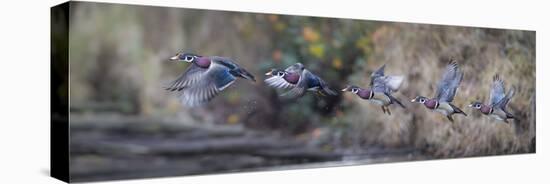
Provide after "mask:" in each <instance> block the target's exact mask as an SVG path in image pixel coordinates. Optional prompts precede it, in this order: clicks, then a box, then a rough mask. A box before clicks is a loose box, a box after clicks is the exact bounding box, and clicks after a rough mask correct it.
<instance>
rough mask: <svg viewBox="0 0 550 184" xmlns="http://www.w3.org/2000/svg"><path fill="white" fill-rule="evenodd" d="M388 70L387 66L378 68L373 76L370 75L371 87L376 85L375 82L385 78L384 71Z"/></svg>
mask: <svg viewBox="0 0 550 184" xmlns="http://www.w3.org/2000/svg"><path fill="white" fill-rule="evenodd" d="M385 68H386V64H384V65H382V66H381V67H380V68H378V69H377V70H376V71H374V72H372V74H371V75H370V85H371V86H373V85H374V82H375V81H376V80H377V79H379V78H381V77H384V69H385Z"/></svg>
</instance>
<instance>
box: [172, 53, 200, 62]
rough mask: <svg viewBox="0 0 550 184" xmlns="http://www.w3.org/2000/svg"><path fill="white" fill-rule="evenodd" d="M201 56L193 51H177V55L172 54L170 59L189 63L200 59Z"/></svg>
mask: <svg viewBox="0 0 550 184" xmlns="http://www.w3.org/2000/svg"><path fill="white" fill-rule="evenodd" d="M199 57H200V56H199V55H196V54H192V53H183V52H181V53H177V54H176V55H175V56H172V57H171V58H170V61H184V62H188V63H192V62H195V61H197V60H198V58H199Z"/></svg>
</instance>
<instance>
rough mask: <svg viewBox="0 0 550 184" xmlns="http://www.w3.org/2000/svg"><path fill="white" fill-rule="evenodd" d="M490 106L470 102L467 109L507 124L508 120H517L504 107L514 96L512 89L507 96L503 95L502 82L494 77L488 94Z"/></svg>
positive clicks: (496, 76)
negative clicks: (469, 108) (472, 109)
mask: <svg viewBox="0 0 550 184" xmlns="http://www.w3.org/2000/svg"><path fill="white" fill-rule="evenodd" d="M489 95H490V96H489V100H490V105H485V104H483V103H481V102H479V101H475V102H472V103H471V104H470V105H468V107H471V108H474V109H477V110H479V111H480V112H481V113H482V114H484V115H487V116H489V117H492V118H495V119H497V120H500V121H504V122H506V123H508V119H516V120H517V118H516V117H515V116H514V115H513V114H511V113H509V112H508V111H507V110H506V105H508V102H510V99H511V98H512V97H513V96H514V88H510V90H509V91H508V94H506V93H505V89H504V81H503V80H502V79H501V78H500V77H499V75H498V74H497V75H495V76H494V77H493V84H492V85H491V91H490V94H489Z"/></svg>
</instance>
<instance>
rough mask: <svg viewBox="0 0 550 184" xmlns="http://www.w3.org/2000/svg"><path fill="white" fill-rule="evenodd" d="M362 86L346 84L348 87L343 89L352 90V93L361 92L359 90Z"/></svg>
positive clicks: (344, 90) (345, 90)
mask: <svg viewBox="0 0 550 184" xmlns="http://www.w3.org/2000/svg"><path fill="white" fill-rule="evenodd" d="M360 89H361V88H359V87H357V86H354V85H348V86H346V88H344V89H342V91H343V92H351V93H355V94H357V93H359V90H360Z"/></svg>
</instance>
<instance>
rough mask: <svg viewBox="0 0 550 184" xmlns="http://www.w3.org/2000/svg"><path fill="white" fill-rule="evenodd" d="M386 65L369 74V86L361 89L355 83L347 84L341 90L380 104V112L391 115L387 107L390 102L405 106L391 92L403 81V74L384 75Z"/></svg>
mask: <svg viewBox="0 0 550 184" xmlns="http://www.w3.org/2000/svg"><path fill="white" fill-rule="evenodd" d="M385 67H386V65H382V67H380V68H379V69H378V70H376V71H375V72H374V73H372V75H371V81H370V88H368V89H363V88H360V87H357V86H355V85H349V86H347V87H346V88H344V89H342V91H348V92H351V93H354V94H356V95H357V96H359V97H360V98H362V99H365V100H368V101H369V102H372V103H374V104H377V105H380V107H381V108H382V112H384V114H385V113H387V114H388V115H391V111H390V109H389V108H388V106H390V105H391V104H394V103H396V104H398V105H399V106H401V107H402V108H405V106H404V105H403V104H402V103H401V101H399V100H398V99H397V98H395V97H394V96H392V95H391V94H392V93H393V92H395V91H397V89H398V88H399V86H401V83H402V82H403V76H385V75H384V68H385Z"/></svg>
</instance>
